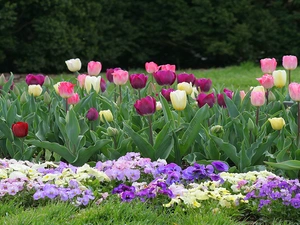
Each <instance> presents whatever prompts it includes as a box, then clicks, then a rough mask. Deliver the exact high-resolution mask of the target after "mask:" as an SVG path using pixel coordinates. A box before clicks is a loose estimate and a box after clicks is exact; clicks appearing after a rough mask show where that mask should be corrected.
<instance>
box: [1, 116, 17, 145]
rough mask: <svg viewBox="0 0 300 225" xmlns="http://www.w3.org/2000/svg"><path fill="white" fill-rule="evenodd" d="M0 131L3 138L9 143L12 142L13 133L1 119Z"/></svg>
mask: <svg viewBox="0 0 300 225" xmlns="http://www.w3.org/2000/svg"><path fill="white" fill-rule="evenodd" d="M0 130H1V131H2V133H3V134H4V136H5V137H6V138H8V140H9V141H10V142H13V140H14V137H13V133H12V131H11V128H10V127H9V126H8V125H7V123H6V122H5V121H3V120H2V119H0Z"/></svg>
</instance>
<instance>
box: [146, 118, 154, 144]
mask: <svg viewBox="0 0 300 225" xmlns="http://www.w3.org/2000/svg"><path fill="white" fill-rule="evenodd" d="M147 118H148V123H149V142H150V144H151V145H152V146H153V130H152V118H151V115H149V116H147Z"/></svg>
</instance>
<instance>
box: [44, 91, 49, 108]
mask: <svg viewBox="0 0 300 225" xmlns="http://www.w3.org/2000/svg"><path fill="white" fill-rule="evenodd" d="M44 103H45V104H47V105H48V104H50V103H51V97H50V95H49V94H48V92H47V91H45V93H44Z"/></svg>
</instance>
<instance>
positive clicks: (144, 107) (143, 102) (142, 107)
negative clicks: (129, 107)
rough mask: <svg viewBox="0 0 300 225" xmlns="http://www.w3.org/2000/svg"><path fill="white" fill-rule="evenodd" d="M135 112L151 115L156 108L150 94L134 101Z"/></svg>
mask: <svg viewBox="0 0 300 225" xmlns="http://www.w3.org/2000/svg"><path fill="white" fill-rule="evenodd" d="M134 107H135V109H136V112H137V113H138V114H140V115H141V116H146V115H151V114H153V113H155V110H156V100H155V98H153V97H151V96H147V97H145V98H142V99H140V100H137V101H136V102H135V103H134Z"/></svg>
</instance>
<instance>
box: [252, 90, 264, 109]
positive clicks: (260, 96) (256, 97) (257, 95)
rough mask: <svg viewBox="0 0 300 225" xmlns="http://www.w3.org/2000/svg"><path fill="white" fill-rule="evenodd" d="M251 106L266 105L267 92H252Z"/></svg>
mask: <svg viewBox="0 0 300 225" xmlns="http://www.w3.org/2000/svg"><path fill="white" fill-rule="evenodd" d="M250 99H251V104H252V105H254V106H262V105H263V104H265V100H266V97H265V92H264V91H252V92H251V97H250Z"/></svg>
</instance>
